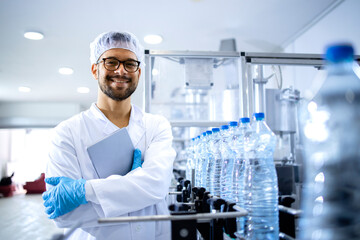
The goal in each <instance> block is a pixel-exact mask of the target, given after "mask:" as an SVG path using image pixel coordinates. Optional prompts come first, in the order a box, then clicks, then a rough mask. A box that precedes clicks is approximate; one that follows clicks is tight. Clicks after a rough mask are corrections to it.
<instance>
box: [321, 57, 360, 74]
mask: <svg viewBox="0 0 360 240" xmlns="http://www.w3.org/2000/svg"><path fill="white" fill-rule="evenodd" d="M353 67H354V62H353V61H352V60H347V61H342V62H338V63H329V64H328V65H327V66H326V70H327V72H328V73H329V74H336V75H341V74H344V73H349V72H352V71H353Z"/></svg>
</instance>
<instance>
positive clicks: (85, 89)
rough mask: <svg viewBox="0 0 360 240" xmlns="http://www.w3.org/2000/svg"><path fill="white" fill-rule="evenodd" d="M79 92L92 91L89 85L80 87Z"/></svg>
mask: <svg viewBox="0 0 360 240" xmlns="http://www.w3.org/2000/svg"><path fill="white" fill-rule="evenodd" d="M77 92H78V93H88V92H90V89H89V88H88V87H78V88H77Z"/></svg>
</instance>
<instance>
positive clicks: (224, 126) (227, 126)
mask: <svg viewBox="0 0 360 240" xmlns="http://www.w3.org/2000/svg"><path fill="white" fill-rule="evenodd" d="M221 129H222V130H224V129H229V125H222V126H221Z"/></svg>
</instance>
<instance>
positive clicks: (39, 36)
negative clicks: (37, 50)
mask: <svg viewBox="0 0 360 240" xmlns="http://www.w3.org/2000/svg"><path fill="white" fill-rule="evenodd" d="M24 37H25V38H27V39H31V40H41V39H43V38H44V34H42V33H39V32H26V33H24Z"/></svg>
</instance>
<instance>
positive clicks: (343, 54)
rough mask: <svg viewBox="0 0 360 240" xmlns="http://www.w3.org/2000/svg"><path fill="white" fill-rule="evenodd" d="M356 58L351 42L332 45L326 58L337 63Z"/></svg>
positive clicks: (328, 48)
mask: <svg viewBox="0 0 360 240" xmlns="http://www.w3.org/2000/svg"><path fill="white" fill-rule="evenodd" d="M353 58H354V48H353V47H352V45H351V44H337V45H330V46H329V47H327V49H326V53H325V59H326V60H327V61H329V62H333V63H337V62H342V61H344V60H345V61H346V60H348V61H352V60H353Z"/></svg>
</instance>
